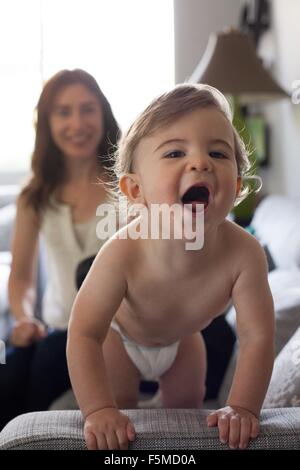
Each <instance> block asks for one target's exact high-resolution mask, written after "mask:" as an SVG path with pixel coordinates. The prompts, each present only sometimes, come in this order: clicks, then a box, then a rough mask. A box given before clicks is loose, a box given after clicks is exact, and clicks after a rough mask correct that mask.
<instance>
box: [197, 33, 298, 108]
mask: <svg viewBox="0 0 300 470" xmlns="http://www.w3.org/2000/svg"><path fill="white" fill-rule="evenodd" d="M189 82H190V83H207V84H209V85H212V86H214V87H216V88H218V89H219V90H220V91H222V93H225V94H231V95H234V96H236V97H238V99H239V102H240V103H243V104H247V103H253V102H257V101H262V100H270V99H277V98H285V97H288V96H289V95H288V94H287V93H286V92H285V91H284V90H283V89H282V88H281V87H280V86H279V85H278V84H277V83H276V82H275V80H273V78H272V77H271V75H270V74H269V72H268V71H267V70H265V68H264V67H263V64H262V61H261V59H260V58H259V57H258V56H257V55H256V51H255V47H254V45H253V43H252V42H251V40H250V39H249V37H248V36H246V34H244V33H242V32H241V31H238V30H235V29H230V30H228V31H224V32H221V33H218V34H217V35H216V34H212V35H211V36H210V38H209V41H208V45H207V48H206V50H205V52H204V55H203V58H202V59H201V61H200V62H199V64H198V66H197V68H196V69H195V71H194V73H193V74H192V76H191V77H190V79H189Z"/></svg>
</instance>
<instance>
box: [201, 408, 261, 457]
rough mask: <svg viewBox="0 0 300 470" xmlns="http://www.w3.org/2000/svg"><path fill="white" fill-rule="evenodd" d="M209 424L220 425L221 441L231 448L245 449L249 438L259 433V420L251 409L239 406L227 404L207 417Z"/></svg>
mask: <svg viewBox="0 0 300 470" xmlns="http://www.w3.org/2000/svg"><path fill="white" fill-rule="evenodd" d="M207 425H208V426H218V428H219V437H220V441H221V442H222V443H223V444H225V443H227V442H228V444H229V447H230V448H231V449H237V448H239V449H245V448H246V447H247V446H248V443H249V439H250V438H252V439H253V438H255V437H257V436H258V434H259V420H258V418H257V417H256V416H255V415H254V414H253V413H251V411H249V410H246V409H245V408H240V407H238V406H225V407H224V408H220V409H219V410H216V411H213V412H212V413H210V414H209V415H208V417H207Z"/></svg>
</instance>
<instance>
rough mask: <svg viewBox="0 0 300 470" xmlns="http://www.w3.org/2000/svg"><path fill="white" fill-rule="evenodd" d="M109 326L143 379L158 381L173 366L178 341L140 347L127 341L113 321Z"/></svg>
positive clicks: (129, 340)
mask: <svg viewBox="0 0 300 470" xmlns="http://www.w3.org/2000/svg"><path fill="white" fill-rule="evenodd" d="M110 326H111V328H112V329H113V330H115V331H117V332H118V333H119V335H120V336H121V338H122V340H123V344H124V347H125V349H126V352H127V354H128V356H129V357H130V359H131V360H132V362H133V363H134V365H135V366H136V368H137V369H138V370H139V372H140V373H141V375H142V376H143V378H144V379H146V380H156V379H158V378H159V377H161V376H162V375H163V374H164V373H165V372H166V371H167V370H168V369H169V368H170V367H171V365H172V364H173V362H174V360H175V357H176V355H177V351H178V346H179V341H176V343H172V344H169V345H168V346H160V347H148V346H141V345H139V344H136V343H135V342H134V341H132V340H131V339H129V338H128V337H127V336H126V335H125V334H124V333H123V332H122V330H121V328H120V327H119V325H118V324H117V323H116V322H115V321H114V320H113V321H112V322H111V324H110Z"/></svg>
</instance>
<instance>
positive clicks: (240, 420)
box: [208, 238, 274, 448]
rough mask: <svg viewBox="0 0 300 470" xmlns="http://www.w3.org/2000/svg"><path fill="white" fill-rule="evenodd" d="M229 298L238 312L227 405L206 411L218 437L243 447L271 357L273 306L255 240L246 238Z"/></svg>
mask: <svg viewBox="0 0 300 470" xmlns="http://www.w3.org/2000/svg"><path fill="white" fill-rule="evenodd" d="M243 258H244V259H243V260H242V265H241V266H240V268H239V275H238V277H237V280H236V282H235V284H234V287H233V291H232V299H233V303H234V306H235V309H236V313H237V332H238V339H239V354H238V360H237V367H236V371H235V374H234V378H233V383H232V386H231V390H230V393H229V396H228V399H227V406H226V407H225V408H222V409H221V410H217V411H216V412H214V413H212V414H210V415H209V417H208V424H209V425H210V426H216V425H218V427H219V434H220V439H221V441H222V442H229V445H230V447H232V448H237V447H240V448H245V447H247V445H248V441H249V438H250V437H252V438H253V437H256V436H257V435H258V433H259V414H260V409H261V406H262V403H263V400H264V397H265V394H266V391H267V388H268V385H269V381H270V377H271V373H272V367H273V361H274V311H273V300H272V295H271V293H270V289H269V285H268V279H267V263H266V259H265V255H264V252H263V250H262V249H261V247H260V245H259V244H258V243H257V241H256V240H254V239H252V238H251V239H249V247H248V249H247V250H246V254H245V256H243Z"/></svg>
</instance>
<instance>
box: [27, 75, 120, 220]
mask: <svg viewBox="0 0 300 470" xmlns="http://www.w3.org/2000/svg"><path fill="white" fill-rule="evenodd" d="M78 83H79V84H82V85H84V86H85V87H86V88H87V89H88V90H89V91H90V92H91V93H93V94H94V95H95V96H96V97H97V99H98V100H99V104H100V107H101V109H102V113H103V121H104V137H103V139H102V140H101V142H100V143H99V147H98V150H97V155H96V156H95V158H97V160H98V161H99V166H100V165H102V168H103V169H104V171H105V169H110V168H112V167H113V165H114V160H113V157H112V155H113V152H114V150H115V146H116V144H117V141H118V138H119V137H120V135H119V134H120V129H119V126H118V124H117V121H116V119H115V117H114V115H113V113H112V110H111V106H110V104H109V102H108V100H107V98H106V97H105V96H104V94H103V93H102V91H101V90H100V88H99V85H98V84H97V82H96V80H95V79H94V77H92V75H90V74H89V73H87V72H85V71H84V70H80V69H75V70H61V71H60V72H58V73H56V74H55V75H54V76H53V77H52V78H51V79H50V80H48V82H47V83H46V84H45V86H44V88H43V90H42V93H41V96H40V98H39V101H38V104H37V120H36V138H35V146H34V151H33V155H32V160H31V169H32V174H31V177H30V179H29V181H28V182H27V183H26V185H25V186H24V187H23V189H22V192H21V195H23V196H25V200H26V202H27V203H28V204H29V205H30V206H32V207H33V208H34V209H35V211H36V212H40V210H42V209H43V208H44V207H45V206H47V205H48V204H49V198H50V196H51V194H52V193H53V191H54V190H55V189H56V188H57V187H58V186H59V185H60V184H62V183H63V182H64V181H65V177H66V172H65V168H64V158H63V154H62V152H61V151H60V149H59V148H58V147H57V145H56V144H55V142H54V140H53V139H52V135H51V131H50V125H49V117H50V113H51V111H52V106H53V102H54V98H55V96H56V95H57V93H58V91H59V90H60V89H61V88H63V87H65V86H68V85H74V84H78Z"/></svg>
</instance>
